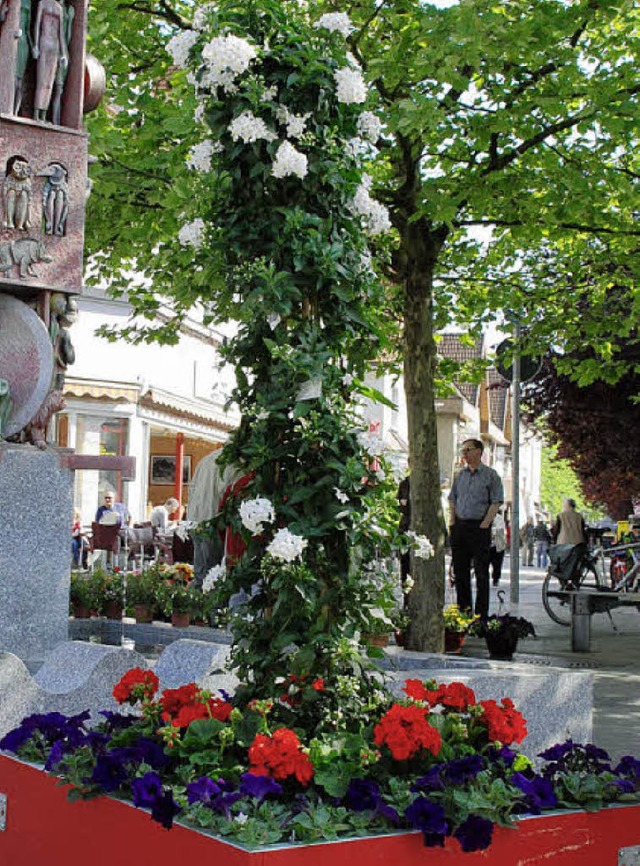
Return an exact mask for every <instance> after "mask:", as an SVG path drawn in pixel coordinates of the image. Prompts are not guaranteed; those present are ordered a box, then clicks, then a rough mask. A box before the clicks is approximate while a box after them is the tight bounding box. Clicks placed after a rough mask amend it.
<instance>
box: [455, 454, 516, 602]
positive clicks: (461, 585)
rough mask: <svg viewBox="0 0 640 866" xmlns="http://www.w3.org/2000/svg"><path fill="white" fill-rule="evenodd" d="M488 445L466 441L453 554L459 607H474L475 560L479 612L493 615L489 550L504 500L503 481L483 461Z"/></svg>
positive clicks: (457, 487)
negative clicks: (473, 576)
mask: <svg viewBox="0 0 640 866" xmlns="http://www.w3.org/2000/svg"><path fill="white" fill-rule="evenodd" d="M483 451H484V445H483V443H482V442H481V441H480V440H479V439H466V440H465V441H464V442H463V443H462V449H461V453H462V460H463V462H464V464H465V465H464V466H463V468H462V469H461V470H460V472H459V473H458V474H457V475H456V477H455V479H454V481H453V485H452V487H451V493H450V494H449V511H450V528H449V534H450V536H451V554H452V558H453V573H454V575H455V580H456V595H457V600H458V607H459V608H460V609H461V610H472V603H471V602H472V599H471V563H472V562H473V566H474V569H475V573H476V604H475V613H476V614H479V615H480V616H481V617H483V618H486V617H487V616H488V615H489V552H490V548H491V523H492V521H493V518H494V517H495V516H496V514H497V513H498V510H499V509H500V506H501V505H502V503H503V501H504V493H503V489H502V481H501V480H500V476H499V475H498V473H497V472H496V471H495V469H491V467H489V466H487V465H486V464H485V463H483V462H482V452H483Z"/></svg>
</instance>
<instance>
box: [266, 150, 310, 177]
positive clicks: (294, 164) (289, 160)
mask: <svg viewBox="0 0 640 866" xmlns="http://www.w3.org/2000/svg"><path fill="white" fill-rule="evenodd" d="M271 174H272V175H273V176H274V177H286V176H287V175H289V174H295V175H296V176H297V177H300V178H303V177H304V176H305V175H306V174H307V157H306V156H305V155H304V153H300V151H299V150H296V149H295V147H294V146H293V145H292V144H291V142H289V141H283V142H282V144H281V145H280V147H279V148H278V150H277V152H276V158H275V160H274V161H273V167H272V169H271Z"/></svg>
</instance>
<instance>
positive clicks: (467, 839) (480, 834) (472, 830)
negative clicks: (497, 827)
mask: <svg viewBox="0 0 640 866" xmlns="http://www.w3.org/2000/svg"><path fill="white" fill-rule="evenodd" d="M453 835H454V836H455V838H456V839H457V840H458V842H460V846H461V848H462V850H463V851H466V852H470V851H484V849H485V848H488V847H489V845H491V840H492V838H493V824H492V822H491V821H489V820H488V819H487V818H480V817H479V816H478V815H469V817H468V818H467V820H466V821H463V822H462V824H460V826H459V827H457V828H456V830H454V833H453Z"/></svg>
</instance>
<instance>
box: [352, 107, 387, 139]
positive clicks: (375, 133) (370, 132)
mask: <svg viewBox="0 0 640 866" xmlns="http://www.w3.org/2000/svg"><path fill="white" fill-rule="evenodd" d="M357 129H358V133H359V134H360V136H361V137H362V138H364V139H366V140H367V141H370V142H371V144H375V143H376V141H377V140H378V139H379V138H380V134H381V133H382V123H381V122H380V120H379V119H378V118H377V117H376V115H375V114H374V113H373V112H372V111H363V112H362V114H361V115H360V117H359V118H358V124H357Z"/></svg>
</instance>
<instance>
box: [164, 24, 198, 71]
mask: <svg viewBox="0 0 640 866" xmlns="http://www.w3.org/2000/svg"><path fill="white" fill-rule="evenodd" d="M197 41H198V34H197V33H195V32H194V31H193V30H182V31H181V32H180V33H176V35H175V36H172V37H171V39H170V40H169V41H168V42H167V44H166V50H167V52H168V53H169V54H170V55H171V57H172V58H173V62H174V64H175V65H176V66H180V67H181V68H182V69H184V68H185V67H186V66H187V64H188V63H189V52H190V51H191V49H192V48H193V46H194V45H195V44H196V42H197Z"/></svg>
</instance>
